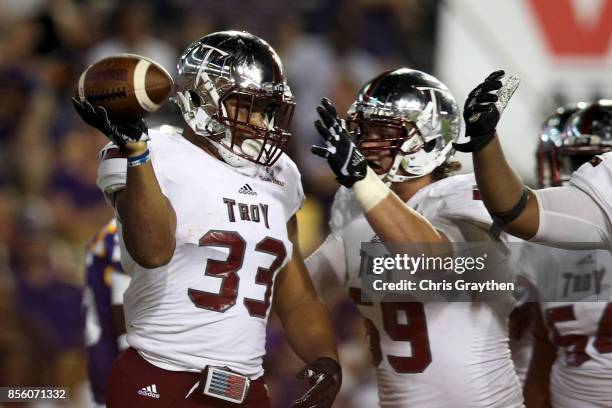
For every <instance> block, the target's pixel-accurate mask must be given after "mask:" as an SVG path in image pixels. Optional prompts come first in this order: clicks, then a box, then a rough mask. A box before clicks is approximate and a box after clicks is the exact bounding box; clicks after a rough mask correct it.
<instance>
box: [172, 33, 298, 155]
mask: <svg viewBox="0 0 612 408" xmlns="http://www.w3.org/2000/svg"><path fill="white" fill-rule="evenodd" d="M176 85H177V86H176V95H175V97H173V98H172V101H173V102H174V103H176V104H177V105H178V106H179V108H180V109H181V112H182V114H183V117H184V119H185V121H186V122H187V124H188V125H189V127H191V129H193V131H194V132H195V133H196V134H198V135H201V136H204V137H207V138H208V140H209V141H210V142H211V143H212V144H213V145H214V146H216V147H217V149H218V151H219V154H220V155H221V157H222V158H223V160H224V161H226V162H227V163H229V164H231V165H232V166H235V167H244V166H246V165H248V164H249V163H250V162H253V163H257V164H261V165H264V166H271V165H272V164H274V163H275V162H276V160H278V158H279V157H280V156H281V154H282V153H283V151H285V148H286V146H287V143H288V141H289V138H290V136H291V134H290V132H289V126H290V123H291V119H292V117H293V110H294V107H295V104H294V103H293V96H292V94H291V90H290V89H289V86H288V85H287V81H286V78H285V75H284V73H283V67H282V63H281V61H280V58H279V57H278V55H277V54H276V52H275V51H274V49H272V47H271V46H270V45H268V43H266V42H265V41H263V40H262V39H261V38H258V37H256V36H254V35H252V34H249V33H247V32H240V31H222V32H216V33H212V34H209V35H207V36H205V37H202V38H201V39H199V40H198V41H195V42H194V43H192V44H191V45H190V46H189V47H187V49H186V50H185V51H184V52H183V54H182V55H181V58H180V60H179V63H178V79H177V84H176Z"/></svg>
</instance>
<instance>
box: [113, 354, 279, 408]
mask: <svg viewBox="0 0 612 408" xmlns="http://www.w3.org/2000/svg"><path fill="white" fill-rule="evenodd" d="M199 380H200V373H192V372H187V371H169V370H164V369H162V368H159V367H156V366H154V365H153V364H151V363H149V362H148V361H146V360H145V359H144V358H142V357H141V356H140V354H138V352H137V351H136V350H134V349H133V348H131V347H130V348H128V349H127V350H126V351H124V352H123V353H121V354H120V355H119V356H118V357H117V358H116V359H115V362H114V363H113V367H112V369H111V373H110V377H109V379H108V388H107V396H106V406H107V407H108V408H141V407H142V408H145V407H185V408H237V407H243V408H270V398H269V397H268V392H267V390H266V386H265V382H264V380H263V378H258V379H257V380H254V381H251V386H250V388H249V393H248V396H247V398H246V399H245V401H244V403H242V404H235V403H232V402H229V401H224V400H221V399H218V398H213V397H209V396H207V395H203V394H202V393H201V387H200V388H198V389H197V390H195V391H193V393H192V394H191V395H190V396H189V398H185V396H186V395H187V394H188V393H189V391H190V390H191V389H192V388H193V386H194V385H195V383H196V382H198V381H199ZM153 385H155V390H156V391H157V392H156V393H155V394H156V396H155V395H153V393H152V392H147V391H148V390H149V389H151V386H153ZM142 389H145V392H142V393H141V394H139V393H138V392H139V391H141V390H142ZM142 394H145V395H142Z"/></svg>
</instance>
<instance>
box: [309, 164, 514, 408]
mask: <svg viewBox="0 0 612 408" xmlns="http://www.w3.org/2000/svg"><path fill="white" fill-rule="evenodd" d="M474 185H475V180H474V177H473V175H465V176H454V177H450V178H447V179H444V180H441V181H438V182H436V183H433V184H431V185H429V186H427V187H424V188H423V189H421V190H420V191H419V192H418V193H417V194H415V195H414V196H413V197H412V198H411V199H410V200H409V202H408V205H409V206H410V207H412V208H414V209H416V210H417V211H418V212H419V213H421V214H422V215H424V216H425V217H426V218H427V219H428V220H429V221H430V222H431V223H432V224H433V225H434V226H435V227H436V228H438V229H439V230H440V231H441V232H443V233H444V234H445V235H446V236H447V237H448V238H449V240H451V241H453V242H464V241H465V237H464V236H463V233H462V230H461V228H460V227H459V226H458V225H457V220H458V219H462V220H467V221H469V222H474V223H482V224H490V223H491V220H490V217H489V215H488V213H487V211H486V209H485V207H484V205H483V204H482V202H481V201H479V200H474V198H473V186H474ZM331 228H332V235H331V236H330V240H332V241H335V242H341V243H342V247H343V249H344V253H340V254H337V256H338V258H340V260H339V261H338V264H343V263H344V264H345V265H346V268H345V276H344V281H345V284H346V285H347V286H348V287H349V294H350V296H351V298H352V299H353V300H354V301H355V303H356V304H357V307H358V309H359V311H360V313H361V314H362V316H363V317H364V319H365V323H366V328H367V330H368V336H369V340H370V347H371V351H372V356H373V361H374V365H375V366H376V370H377V377H378V388H379V399H380V405H381V406H382V407H397V408H399V407H402V408H405V407H421V408H434V407H448V406H453V407H457V408H468V407H469V408H475V407H499V408H512V407H522V406H523V403H522V401H523V398H522V392H521V388H520V384H519V380H518V377H517V375H516V373H515V371H514V367H513V364H512V360H511V358H510V350H509V347H508V315H509V313H510V312H511V310H512V307H513V304H512V302H508V303H501V302H500V303H483V302H474V303H468V302H465V303H442V302H427V303H419V302H411V303H408V302H406V303H389V302H380V303H377V302H364V301H362V299H361V278H360V277H359V270H360V260H361V257H360V249H361V242H371V241H377V240H378V237H376V235H375V233H374V231H373V230H372V228H371V227H370V225H369V224H368V222H367V220H366V218H365V216H364V215H363V212H362V210H361V207H360V206H359V203H358V202H357V201H356V199H355V198H354V195H353V193H352V191H350V190H348V189H346V188H343V187H341V188H340V190H339V192H338V193H337V195H336V197H335V201H334V204H333V207H332V220H331ZM482 240H487V239H485V238H484V236H483V239H482ZM315 256H316V255H315ZM313 280H314V281H317V279H316V277H315V279H313Z"/></svg>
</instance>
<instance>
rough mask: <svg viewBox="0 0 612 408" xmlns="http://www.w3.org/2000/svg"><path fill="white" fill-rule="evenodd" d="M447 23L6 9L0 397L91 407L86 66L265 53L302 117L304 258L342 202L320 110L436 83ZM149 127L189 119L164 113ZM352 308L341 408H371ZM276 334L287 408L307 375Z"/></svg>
mask: <svg viewBox="0 0 612 408" xmlns="http://www.w3.org/2000/svg"><path fill="white" fill-rule="evenodd" d="M437 7H438V2H437V1H431V0H342V1H337V0H304V1H285V0H223V1H219V0H174V1H169V0H168V1H161V0H158V1H148V2H142V1H129V2H128V1H124V2H120V1H118V0H117V1H108V0H91V1H86V0H20V1H15V0H0V269H1V270H0V321H2V323H3V327H2V329H1V330H0V386H9V385H20V386H35V385H46V386H67V387H70V388H71V390H72V393H73V398H74V402H73V405H74V406H78V407H86V406H87V403H86V401H87V398H88V397H87V383H86V381H87V376H86V362H85V359H84V356H85V354H84V349H83V339H82V332H83V314H82V290H83V283H84V250H85V246H86V244H87V242H88V241H89V240H90V239H91V238H92V237H93V236H94V234H95V233H96V232H97V231H98V230H99V229H100V228H101V227H102V226H103V225H104V224H105V223H106V222H107V221H108V220H109V219H110V218H111V217H112V215H113V214H112V211H111V210H110V208H109V207H108V206H107V205H106V203H105V202H104V199H103V197H102V194H101V193H100V192H99V190H98V188H97V187H96V184H95V180H96V174H97V167H98V151H99V149H100V148H101V147H102V146H103V145H104V144H105V143H106V139H105V138H104V136H102V135H100V134H98V133H97V132H96V131H94V130H92V129H91V128H89V127H87V126H86V125H84V124H83V122H82V121H81V120H80V118H78V117H77V115H76V114H75V113H74V112H73V108H72V105H71V103H70V96H71V95H72V94H73V93H74V89H75V84H76V81H77V79H78V76H79V75H80V73H81V72H82V71H83V70H84V69H85V68H86V67H87V66H88V65H89V64H91V63H93V62H95V61H96V60H98V59H100V58H102V57H104V56H107V55H109V54H113V53H117V52H132V53H137V54H141V55H144V56H147V57H150V58H152V59H154V60H155V61H157V62H159V63H160V64H162V65H163V66H165V67H166V68H167V69H168V70H169V71H170V72H171V73H172V74H175V73H176V62H177V59H178V56H179V55H180V53H181V51H182V50H183V49H184V48H185V47H186V46H187V45H188V44H189V43H190V42H192V41H194V40H196V39H198V38H200V37H201V36H203V35H205V34H207V33H210V32H213V31H217V30H225V29H238V30H247V31H250V32H251V33H253V34H256V35H258V36H260V37H262V38H264V39H265V40H267V41H268V42H269V43H270V44H271V45H272V46H273V47H274V48H275V49H276V50H277V51H278V52H279V54H280V55H281V57H282V60H283V62H284V64H285V69H286V72H287V75H288V77H289V82H290V85H291V87H292V89H293V92H294V94H295V97H296V102H297V112H296V115H295V120H294V124H293V134H294V136H293V139H292V140H291V143H290V144H291V152H290V154H291V156H292V158H293V159H294V160H295V161H296V162H297V163H298V166H299V168H300V170H301V172H302V175H303V182H304V187H305V190H306V193H307V197H308V200H307V202H306V204H305V206H304V208H303V210H302V211H301V213H300V217H301V219H300V222H301V229H302V237H301V242H302V244H303V247H304V251H305V253H306V254H308V253H309V252H311V251H312V250H313V249H314V248H316V246H317V245H318V243H320V242H321V240H322V238H323V237H324V234H325V232H326V231H325V229H326V222H325V220H326V219H327V211H328V207H329V204H330V202H331V200H332V198H333V194H334V193H335V190H336V189H337V184H336V182H335V181H334V180H333V177H332V174H331V172H330V171H329V170H328V169H327V166H325V165H322V162H321V161H319V160H318V159H317V158H315V157H314V156H312V155H311V154H310V152H309V147H310V145H311V144H313V143H315V142H316V141H317V138H318V136H317V134H316V133H315V131H314V128H313V126H312V122H313V121H314V119H315V115H316V113H315V110H314V107H315V106H316V104H317V103H318V102H319V100H320V98H321V97H322V96H328V97H330V98H331V99H332V100H333V101H334V102H335V103H336V104H337V106H338V108H339V110H340V111H346V109H347V108H348V106H349V105H350V103H351V102H352V98H353V97H354V95H355V94H356V92H357V90H358V88H359V86H360V85H361V84H362V83H364V82H365V81H366V80H368V79H370V78H371V77H373V76H374V75H376V74H377V73H379V72H380V71H382V70H383V69H387V68H394V67H397V66H400V65H405V66H406V65H407V66H410V67H413V68H416V69H421V70H425V71H431V69H432V59H433V54H432V50H433V49H434V43H435V33H436V10H437ZM148 123H149V126H150V127H151V126H155V125H156V124H161V123H170V124H175V125H182V119H181V117H180V115H179V114H178V112H177V111H175V110H173V109H172V108H171V107H170V106H166V107H165V108H164V109H163V110H162V112H160V113H159V114H156V115H154V116H153V117H151V118H150V119H149V122H148ZM203 177H204V176H203ZM342 295H344V294H341V295H340V296H339V297H338V299H337V300H332V301H331V302H330V305H331V310H332V314H333V318H334V321H335V322H336V328H337V331H338V336H339V339H340V341H341V344H340V352H341V356H342V360H343V363H344V368H345V370H346V372H345V378H344V387H343V390H342V394H341V396H340V398H339V400H338V403H337V406H338V407H371V406H373V405H374V404H375V401H376V387H375V384H374V382H373V381H374V379H373V376H372V371H371V370H370V368H369V367H370V366H369V356H368V351H367V346H366V344H365V337H364V330H363V328H362V326H361V321H360V320H359V319H358V318H357V313H356V310H355V309H354V307H353V306H352V304H350V303H349V302H348V301H347V300H345V298H346V296H342ZM270 321H271V324H270V327H269V341H268V349H269V354H268V356H267V358H266V369H267V381H268V384H269V386H270V389H271V392H272V395H273V400H274V406H275V407H287V406H289V405H290V401H292V400H293V399H294V398H295V397H296V396H297V395H298V394H299V393H300V391H301V390H302V384H301V383H299V382H298V381H297V380H295V379H294V376H295V374H296V373H297V372H298V371H299V370H300V368H301V367H302V365H303V364H302V363H301V362H300V361H299V360H298V359H297V358H296V357H295V356H293V354H292V352H291V351H290V349H289V347H288V345H287V344H286V342H285V340H284V337H283V334H282V329H281V327H280V325H279V324H278V321H277V320H276V319H275V318H274V317H272V318H271V320H270ZM11 406H13V405H11ZM44 406H48V405H44Z"/></svg>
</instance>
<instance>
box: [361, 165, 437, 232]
mask: <svg viewBox="0 0 612 408" xmlns="http://www.w3.org/2000/svg"><path fill="white" fill-rule="evenodd" d="M353 192H354V193H355V197H356V198H357V201H358V202H359V203H360V204H361V207H362V209H363V211H364V214H365V216H366V218H367V220H368V222H369V223H370V226H371V227H372V229H373V230H374V232H376V234H377V235H378V237H379V238H380V239H381V240H382V241H383V242H386V243H438V242H446V240H445V238H444V236H443V235H441V234H440V233H439V232H438V231H437V230H436V229H435V228H434V227H433V225H431V223H429V221H427V219H425V217H423V216H421V215H420V214H419V213H417V212H416V211H414V210H413V209H412V208H409V207H408V206H407V205H406V204H405V203H404V202H402V200H401V199H400V198H399V197H398V196H397V195H396V194H395V193H393V192H392V191H391V190H390V189H389V188H388V187H387V186H386V185H385V184H384V183H383V182H382V181H381V180H380V179H379V178H378V176H376V175H375V173H374V171H373V170H372V169H369V168H368V173H367V176H366V178H364V179H363V180H360V181H358V182H356V183H355V184H354V185H353Z"/></svg>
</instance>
